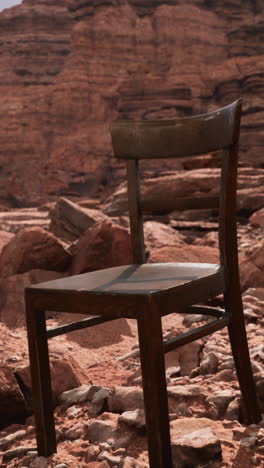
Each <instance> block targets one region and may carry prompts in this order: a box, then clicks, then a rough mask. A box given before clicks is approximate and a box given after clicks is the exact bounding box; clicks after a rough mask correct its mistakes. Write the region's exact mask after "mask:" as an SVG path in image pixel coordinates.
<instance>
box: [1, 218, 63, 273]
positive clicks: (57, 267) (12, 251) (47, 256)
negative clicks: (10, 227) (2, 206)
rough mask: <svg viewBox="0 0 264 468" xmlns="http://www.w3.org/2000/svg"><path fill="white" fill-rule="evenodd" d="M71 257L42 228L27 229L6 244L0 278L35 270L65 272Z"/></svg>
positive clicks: (2, 256) (2, 253) (59, 242)
mask: <svg viewBox="0 0 264 468" xmlns="http://www.w3.org/2000/svg"><path fill="white" fill-rule="evenodd" d="M70 260H71V256H70V254H69V252H67V251H66V250H65V248H64V245H63V244H62V243H61V241H59V240H58V239H57V238H56V237H55V236H54V235H53V234H51V233H49V232H47V231H45V230H44V229H42V228H38V227H35V228H27V229H24V230H22V231H20V232H19V233H18V234H16V235H15V236H14V237H13V238H12V239H11V240H10V242H9V243H8V244H6V245H5V246H4V248H3V250H2V252H1V255H0V276H1V277H2V278H6V277H8V276H11V275H16V274H19V273H24V272H26V271H29V270H33V269H38V268H40V269H42V270H54V271H65V270H66V269H67V267H68V266H69V264H70Z"/></svg>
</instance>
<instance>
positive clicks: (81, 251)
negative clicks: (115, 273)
mask: <svg viewBox="0 0 264 468" xmlns="http://www.w3.org/2000/svg"><path fill="white" fill-rule="evenodd" d="M131 262H132V255H131V247H130V236H129V233H128V230H127V229H126V228H123V227H121V226H118V225H116V224H113V223H111V222H109V221H103V222H102V223H97V224H95V225H94V226H92V227H91V228H90V229H88V230H87V231H86V232H85V233H84V234H83V235H82V236H81V238H80V240H79V242H78V244H77V245H76V253H75V255H74V256H73V261H72V269H71V272H72V274H79V273H84V272H86V271H94V270H100V269H102V268H108V267H114V266H119V265H127V264H130V263H131Z"/></svg>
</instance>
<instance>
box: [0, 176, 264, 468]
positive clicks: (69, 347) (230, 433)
mask: <svg viewBox="0 0 264 468" xmlns="http://www.w3.org/2000/svg"><path fill="white" fill-rule="evenodd" d="M203 174H204V175H203V176H202V174H201V172H200V173H199V172H198V173H197V170H196V172H195V170H194V171H189V173H188V178H187V179H188V180H187V182H186V184H187V185H188V184H191V187H192V190H193V193H197V194H198V193H199V191H200V192H201V191H202V190H203V184H206V185H207V191H208V190H209V191H211V192H213V190H214V184H215V182H216V179H217V177H218V173H217V172H214V171H213V172H212V173H211V177H212V179H213V182H212V184H211V185H212V187H211V188H210V187H209V186H208V180H209V179H208V177H207V175H206V172H204V171H203ZM248 174H249V172H248V171H247V170H246V169H243V170H242V173H240V181H239V191H240V194H239V204H240V205H239V213H238V214H239V229H238V237H239V251H240V269H241V283H242V289H243V301H244V309H245V318H246V323H247V332H248V338H249V347H250V354H251V359H252V365H253V371H254V375H255V379H256V384H257V391H258V397H259V401H260V405H261V408H262V412H263V413H264V344H263V343H264V341H263V338H264V331H263V324H264V319H263V311H264V283H263V270H264V243H263V227H264V212H263V205H264V203H263V197H264V196H263V193H261V184H262V187H263V181H262V177H263V175H262V172H261V170H260V172H255V178H253V177H251V189H248V190H247V193H246V190H245V188H244V185H243V184H245V180H246V178H247V176H248ZM175 178H176V179H177V184H175V185H178V186H179V185H181V190H182V192H184V187H185V185H184V183H183V181H182V180H181V179H180V174H172V173H169V174H168V173H167V174H165V175H164V176H163V178H162V177H159V179H157V178H156V179H152V178H150V179H147V180H146V181H145V182H144V187H143V192H144V196H145V197H148V196H151V194H153V193H152V192H153V188H154V187H155V193H157V192H158V190H161V191H162V193H163V194H164V193H166V187H167V188H168V187H169V186H170V187H171V186H172V180H173V181H175ZM248 180H249V178H248V179H247V182H246V183H247V184H248ZM190 181H191V182H190ZM157 182H159V183H157ZM195 184H196V185H195ZM187 185H186V187H187ZM247 186H248V185H247ZM157 196H158V194H157ZM257 201H258V205H257ZM254 203H255V204H256V205H257V207H258V208H259V209H256V210H255V211H254V209H253V208H252V206H253V205H254ZM125 209H126V207H125V205H124V188H122V187H120V188H119V189H118V190H117V191H116V192H115V194H113V196H111V197H110V198H108V199H107V200H106V201H105V202H104V203H103V204H102V203H101V204H100V205H99V201H97V200H88V199H83V200H81V199H79V200H78V203H76V200H75V201H73V200H69V199H66V198H61V199H58V200H57V202H56V203H55V202H54V203H49V204H45V205H42V206H41V207H39V208H38V209H32V210H31V209H29V208H28V209H17V210H13V211H5V212H3V213H0V227H1V229H2V231H0V241H1V248H2V252H1V255H0V291H1V302H0V320H1V322H0V329H1V334H0V336H1V338H0V350H1V353H0V359H1V371H0V382H1V386H0V411H1V415H2V420H1V430H0V459H1V466H3V467H7V466H8V467H20V468H22V467H32V468H34V467H35V468H37V467H38V468H42V467H57V468H66V467H69V468H71V467H90V468H109V467H110V468H114V467H117V468H121V467H123V468H132V467H134V468H141V467H142V468H143V467H147V466H148V463H147V445H146V436H145V421H144V411H143V396H142V388H141V373H140V365H139V357H138V342H137V330H136V324H135V322H134V321H133V320H125V319H120V320H118V321H115V322H109V323H106V324H101V325H98V326H97V327H94V328H91V329H86V330H80V331H75V332H72V333H68V334H67V335H62V336H59V337H56V338H52V339H50V341H49V347H50V357H51V372H52V381H53V391H54V402H55V406H56V407H55V420H56V431H57V440H58V453H57V454H56V455H53V456H52V457H49V458H48V459H45V458H43V457H38V456H37V452H36V442H35V432H34V418H33V416H32V410H31V407H32V403H31V390H30V388H31V384H30V378H29V369H28V351H27V340H26V330H25V317H24V303H23V293H24V287H25V286H27V285H29V284H32V283H37V282H39V281H46V280H49V279H53V278H59V277H62V276H67V275H71V274H76V273H82V272H85V271H92V270H94V269H100V268H103V267H108V266H115V265H120V264H126V263H129V262H130V261H131V250H130V245H129V233H128V218H127V215H126V211H125ZM245 214H246V215H247V216H245ZM191 218H192V221H191V220H190V219H191ZM216 221H217V219H216V217H215V213H214V212H211V211H208V212H204V211H202V212H196V213H189V214H188V213H187V212H186V213H185V214H184V215H183V214H180V213H171V214H166V215H164V216H160V217H159V218H158V219H157V220H155V221H154V218H152V217H151V216H149V218H148V219H147V221H146V223H145V239H146V247H147V252H148V261H150V262H152V261H162V260H163V261H176V260H177V261H204V260H205V258H206V261H209V262H216V261H217V260H218V249H217V233H216V226H217V224H216ZM221 303H222V298H221V297H218V298H217V299H216V300H214V305H221ZM81 317H82V316H80V318H81ZM47 318H48V326H54V325H57V324H61V323H63V322H70V321H72V320H73V317H72V316H70V315H69V314H66V313H63V314H58V313H57V314H56V313H52V312H48V313H47ZM77 318H79V317H77ZM74 319H76V315H75V316H74ZM205 320H207V319H206V317H204V316H201V315H188V314H185V315H179V314H178V315H177V314H172V315H170V316H167V317H165V318H164V319H163V332H164V337H166V338H168V337H173V336H175V335H177V334H179V333H180V332H181V331H182V330H183V329H184V330H186V329H187V330H188V329H190V328H192V327H193V326H196V325H197V324H199V323H200V324H202V323H204V321H205ZM166 374H167V383H168V394H169V408H170V419H171V438H172V450H173V459H174V462H175V466H177V467H198V466H199V467H211V468H217V467H219V468H220V467H226V468H227V467H241V468H247V467H249V466H256V467H262V466H263V467H264V418H263V419H262V421H261V422H260V423H259V424H258V425H251V426H246V424H245V418H244V414H243V407H242V405H241V398H240V393H239V387H238V383H237V379H236V375H235V371H234V362H233V359H232V356H231V351H230V346H229V341H228V336H227V331H226V330H225V329H224V330H221V331H219V332H217V333H215V334H213V335H212V336H210V337H206V338H204V339H202V340H198V341H197V342H195V343H192V344H190V345H188V346H186V347H184V348H182V349H180V350H177V351H171V352H169V353H168V354H167V355H166ZM176 462H177V463H178V464H177V465H176Z"/></svg>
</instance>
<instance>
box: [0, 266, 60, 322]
mask: <svg viewBox="0 0 264 468" xmlns="http://www.w3.org/2000/svg"><path fill="white" fill-rule="evenodd" d="M63 276H65V274H64V273H59V272H56V271H47V270H31V271H27V272H26V273H22V274H21V275H13V276H9V277H8V278H0V320H1V321H2V322H4V323H5V324H6V325H7V326H8V327H19V326H25V301H24V296H25V288H26V287H27V286H30V285H31V284H36V283H42V282H46V281H50V280H55V279H58V278H61V277H63Z"/></svg>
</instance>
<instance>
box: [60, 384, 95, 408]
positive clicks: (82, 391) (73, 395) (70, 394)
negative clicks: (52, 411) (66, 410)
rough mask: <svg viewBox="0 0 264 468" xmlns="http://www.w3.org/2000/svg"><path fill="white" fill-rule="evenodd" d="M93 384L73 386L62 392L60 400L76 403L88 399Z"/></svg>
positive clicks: (69, 403)
mask: <svg viewBox="0 0 264 468" xmlns="http://www.w3.org/2000/svg"><path fill="white" fill-rule="evenodd" d="M90 389H91V385H81V386H80V387H76V388H73V389H72V390H67V391H66V392H63V393H61V395H60V402H61V403H64V404H67V405H69V406H70V405H74V404H76V403H82V402H84V401H86V400H87V399H88V395H89V391H90Z"/></svg>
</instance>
